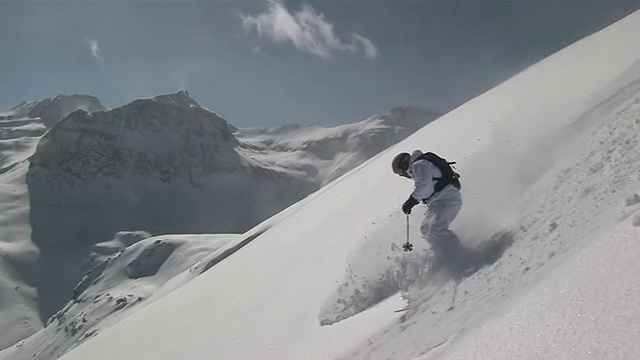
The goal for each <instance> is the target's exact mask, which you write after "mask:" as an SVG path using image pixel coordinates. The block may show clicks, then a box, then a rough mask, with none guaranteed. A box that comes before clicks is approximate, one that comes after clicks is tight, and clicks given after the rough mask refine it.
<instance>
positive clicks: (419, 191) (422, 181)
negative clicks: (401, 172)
mask: <svg viewBox="0 0 640 360" xmlns="http://www.w3.org/2000/svg"><path fill="white" fill-rule="evenodd" d="M435 170H437V169H436V168H435V166H433V165H432V164H431V163H430V162H429V161H427V160H418V161H416V162H414V163H413V164H412V166H411V171H412V173H413V181H414V185H415V188H414V190H413V192H412V193H411V196H413V197H414V198H415V199H417V200H423V199H428V198H429V196H431V195H432V194H433V186H434V181H433V178H434V175H435V173H434V171H435Z"/></svg>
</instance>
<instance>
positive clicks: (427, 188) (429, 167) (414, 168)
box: [407, 150, 451, 201]
mask: <svg viewBox="0 0 640 360" xmlns="http://www.w3.org/2000/svg"><path fill="white" fill-rule="evenodd" d="M420 155H422V151H420V150H415V151H414V152H412V153H411V159H410V160H409V164H411V165H410V166H409V169H408V170H407V174H409V176H410V177H411V178H412V179H413V183H414V185H415V189H414V190H413V192H412V193H411V196H413V198H414V199H416V200H418V201H422V200H425V199H428V198H429V197H431V195H433V192H434V187H435V186H436V180H433V178H439V177H441V176H442V173H441V172H440V169H438V168H437V167H436V166H435V165H433V164H432V163H431V161H429V160H418V161H415V160H416V159H417V158H418V156H420ZM449 186H451V185H447V187H449Z"/></svg>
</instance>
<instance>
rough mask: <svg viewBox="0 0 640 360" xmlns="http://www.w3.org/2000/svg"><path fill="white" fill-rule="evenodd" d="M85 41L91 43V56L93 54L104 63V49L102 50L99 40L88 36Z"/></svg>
mask: <svg viewBox="0 0 640 360" xmlns="http://www.w3.org/2000/svg"><path fill="white" fill-rule="evenodd" d="M84 42H85V43H87V44H88V45H89V50H91V56H93V58H94V59H96V60H97V61H98V62H99V63H104V58H103V57H102V51H100V46H99V45H98V40H96V39H91V38H86V39H85V40H84Z"/></svg>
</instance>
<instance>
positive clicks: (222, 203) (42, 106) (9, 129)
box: [0, 91, 438, 354]
mask: <svg viewBox="0 0 640 360" xmlns="http://www.w3.org/2000/svg"><path fill="white" fill-rule="evenodd" d="M74 104H75V105H76V106H75V108H74V106H73V105H74ZM74 109H75V110H84V111H73V110H74ZM402 109H404V110H402ZM52 114H60V115H61V116H62V115H64V117H62V118H55V117H54V115H52ZM36 115H37V116H40V117H32V116H36ZM1 116H2V119H4V120H1V121H2V122H1V124H2V134H6V136H5V137H4V139H3V140H1V141H0V146H3V148H2V149H5V150H6V151H4V152H3V157H2V159H3V167H2V168H3V169H4V170H3V172H2V173H0V184H2V186H5V185H6V186H8V187H7V191H6V194H3V201H4V199H6V200H7V202H8V201H12V200H15V201H13V202H11V203H10V204H11V205H8V204H9V203H7V206H6V209H2V210H3V211H2V212H0V216H1V217H2V218H3V219H6V220H5V222H6V223H7V224H10V226H11V227H6V228H3V229H2V230H0V233H1V234H2V239H4V235H5V234H4V232H7V233H8V232H10V231H13V230H11V229H19V231H17V230H16V231H14V232H16V234H15V235H11V238H9V239H8V240H7V244H6V245H2V246H1V247H0V252H1V254H2V255H3V256H2V257H0V261H2V262H3V264H4V265H5V266H4V267H5V268H6V269H8V270H7V273H10V274H11V276H9V275H7V279H13V280H11V281H9V282H8V283H7V284H6V287H5V288H6V289H8V290H7V291H5V292H3V294H5V295H6V296H7V298H6V301H3V303H5V304H7V308H14V309H19V311H15V312H14V313H13V314H15V316H4V315H2V316H0V319H1V320H0V321H3V320H6V321H7V324H9V325H7V326H10V327H12V328H18V327H21V330H20V331H12V332H6V333H4V334H6V335H3V336H2V339H1V341H0V345H2V347H0V349H1V348H3V347H6V346H9V345H13V344H14V343H15V342H17V341H18V340H20V339H22V338H24V337H26V336H27V335H29V334H32V333H34V332H35V331H37V330H38V329H39V328H41V327H42V325H43V324H42V323H43V322H45V321H47V319H49V318H50V317H51V316H52V315H54V314H55V313H56V312H57V311H58V310H60V309H61V308H62V307H63V306H64V304H65V303H67V302H68V301H69V300H71V298H72V295H73V294H74V291H75V292H77V290H78V288H77V284H78V282H79V281H81V279H82V277H83V276H84V275H85V274H86V273H87V271H89V270H90V269H92V268H94V267H97V268H100V267H103V266H105V265H104V264H105V263H106V262H105V261H106V260H105V259H106V258H105V257H104V256H110V257H113V253H111V252H109V253H108V254H103V252H102V250H101V249H103V248H104V246H102V245H99V244H104V243H105V242H109V241H113V239H114V237H118V235H117V234H119V233H121V232H142V233H143V234H147V237H148V236H151V235H160V234H179V233H241V232H243V231H245V230H247V229H249V228H250V227H252V226H254V225H256V224H257V223H259V222H260V221H262V220H264V219H266V218H268V217H269V216H271V215H273V214H275V213H277V212H278V211H280V210H281V209H283V208H285V207H287V206H289V205H290V204H292V203H294V202H296V201H298V200H300V199H302V198H303V197H305V196H307V195H308V194H310V193H312V192H313V191H315V190H317V189H318V188H319V187H320V186H322V185H324V184H326V183H327V182H328V181H329V180H330V179H332V178H335V177H337V176H339V175H340V174H342V173H344V172H346V171H348V170H350V169H351V168H353V167H355V166H357V165H359V164H360V163H362V162H363V161H365V160H366V159H367V158H368V156H370V155H369V154H372V153H375V152H379V151H381V150H383V149H384V148H386V147H387V146H389V145H390V144H393V143H394V142H397V141H398V140H400V139H402V138H404V137H406V136H408V135H409V134H411V132H412V131H413V130H415V129H416V128H419V127H421V126H423V125H424V124H426V123H428V122H430V121H432V120H434V119H435V118H436V117H437V116H438V115H437V114H435V113H433V112H429V111H424V110H419V109H416V108H410V107H405V108H398V109H394V110H393V111H392V112H391V113H390V114H385V115H378V116H375V117H372V118H371V119H367V120H365V121H362V122H360V123H357V124H353V125H345V126H341V127H336V128H330V129H325V128H320V127H311V126H308V127H305V129H306V130H302V131H299V132H298V133H296V134H291V133H290V134H289V135H290V136H300V137H305V139H307V140H305V141H306V144H307V147H306V148H305V147H303V148H295V147H290V148H276V147H275V146H274V147H273V148H272V147H270V146H268V145H265V144H264V143H263V142H262V140H263V139H264V138H265V137H268V136H270V134H274V133H282V131H283V129H284V128H282V129H279V130H268V129H262V130H258V129H252V130H241V129H237V128H235V127H233V126H232V125H230V124H229V123H227V122H226V120H224V119H222V118H220V117H219V116H218V115H216V114H215V113H213V112H212V111H210V110H208V109H206V108H204V107H202V106H200V105H199V104H198V102H197V101H196V100H194V99H193V98H191V97H190V96H189V95H188V93H187V92H184V91H183V92H179V93H176V94H168V95H160V96H156V97H153V98H148V99H140V100H136V101H134V102H132V103H130V104H128V105H125V106H123V107H120V108H116V109H113V110H107V109H105V108H104V107H102V106H101V105H100V104H99V102H97V99H95V98H93V97H87V96H71V97H67V96H57V97H56V98H54V99H47V100H42V101H37V102H26V103H23V104H20V105H18V106H16V107H15V108H13V109H11V110H10V111H9V112H7V113H4V114H2V115H1ZM44 119H46V121H45V120H44ZM27 126H33V128H34V129H33V131H32V132H28V133H27V132H25V131H22V130H20V131H18V130H17V129H18V128H20V129H24V128H25V127H27ZM292 127H294V126H292ZM285 128H286V127H285ZM250 133H251V134H253V136H251V135H249V134H250ZM329 136H330V137H332V138H336V139H341V140H340V141H339V142H335V141H333V140H332V139H325V137H329ZM36 144H37V147H36ZM309 146H312V147H313V149H310V148H309ZM325 146H331V149H329V150H327V151H324V152H323V151H322V149H321V148H322V147H325ZM34 147H35V151H34ZM312 150H313V151H312ZM317 152H323V153H324V154H325V155H323V156H322V158H320V157H319V156H318V155H317ZM330 153H331V154H332V155H330V156H329V155H327V154H330ZM331 156H333V157H334V160H333V161H332V159H331ZM338 161H339V162H340V164H341V165H340V167H339V168H338V167H334V164H333V163H334V162H338ZM331 167H334V168H332V169H330V168H331ZM301 169H304V170H301ZM329 169H330V170H331V171H329ZM25 184H26V186H25ZM9 185H10V186H9ZM16 189H18V190H16ZM15 191H19V192H18V195H15V194H13V193H10V192H15ZM16 207H19V208H20V212H16V211H14V209H15V208H16ZM16 214H18V215H19V216H17V215H16ZM134 238H135V239H137V240H136V241H133V242H130V243H128V245H130V246H138V245H137V242H138V241H142V239H143V238H144V237H134ZM192 238H194V236H190V237H189V239H192ZM228 238H230V237H229V236H227V237H225V239H228ZM154 239H155V238H154ZM188 242H190V240H189V241H188ZM9 243H11V244H9ZM118 243H121V242H118ZM218 243H219V241H218V242H216V243H215V244H218ZM96 244H98V245H96ZM196 245H197V244H195V243H194V244H191V245H189V247H191V246H196ZM96 246H97V248H96ZM140 246H142V245H140ZM211 246H213V245H211ZM216 246H219V245H216ZM121 247H122V249H120V250H124V248H125V247H124V245H123V246H121ZM120 250H119V251H120ZM202 253H203V251H198V252H197V254H202ZM225 254H226V253H225ZM123 258H126V257H120V258H119V259H123ZM197 260H198V259H196V258H194V257H188V258H185V263H184V264H181V266H183V267H188V266H190V265H193V264H194V263H195V262H196V261H197ZM114 261H116V260H114ZM118 261H122V260H118ZM118 264H120V263H118ZM121 268H122V266H120V265H118V266H115V265H113V266H110V267H109V268H108V269H107V270H106V271H107V273H109V274H111V273H118V272H120V269H121ZM171 269H182V268H180V267H172V268H171ZM163 271H164V270H163ZM171 271H174V270H171ZM171 271H169V272H167V271H164V274H165V275H166V274H170V275H171V276H173V275H175V273H174V272H171ZM93 274H96V271H93ZM166 276H168V275H166ZM104 277H109V275H104V276H102V278H104ZM153 278H154V279H155V280H153V281H155V282H156V286H155V288H154V289H157V288H159V287H160V285H161V284H163V283H164V280H158V277H157V276H153ZM160 279H164V278H162V277H160ZM94 280H95V279H93V280H92V281H94ZM84 284H85V285H86V284H87V283H86V280H85V282H84ZM108 284H110V285H109V286H111V284H113V282H109V283H108ZM83 286H84V285H83ZM107 287H108V286H107ZM116 288H117V287H114V289H113V291H117V289H116ZM9 290H10V291H9ZM105 291H106V290H105V287H98V288H96V287H92V289H91V291H89V292H88V293H89V294H91V296H97V295H96V294H104V293H105ZM134 293H135V295H136V296H143V297H145V298H146V297H148V296H149V294H150V292H149V291H148V290H144V291H141V292H139V293H140V294H138V293H136V292H131V294H127V295H133V294H134ZM18 294H20V295H18ZM84 296H89V295H86V294H85V295H84ZM83 306H84V305H83ZM65 309H67V310H65V311H68V309H69V306H67V307H66V308H65ZM77 309H78V307H74V311H75V310H77ZM100 309H104V308H100V307H99V308H98V310H97V311H98V315H96V316H95V318H99V319H100V320H99V321H97V320H95V319H93V320H91V321H92V324H95V325H97V324H98V323H100V324H103V323H104V324H108V323H109V322H106V321H105V317H106V316H107V315H109V313H106V314H104V313H100V312H99V311H100ZM91 311H92V310H91V309H89V308H87V309H85V308H84V307H81V310H79V311H77V312H76V313H74V314H76V315H77V314H80V313H82V314H83V315H86V314H87V313H91ZM119 313H122V312H119ZM65 314H67V312H65ZM24 317H27V318H28V320H25V321H22V320H21V319H23V318H24ZM67 317H68V318H72V317H73V316H72V315H70V314H69V315H68V316H67ZM116 318H117V317H113V318H112V319H111V320H109V321H114V320H113V319H116ZM58 319H60V316H58ZM74 319H75V318H74ZM69 321H71V320H69ZM17 323H20V325H16V324H17ZM101 326H104V325H101ZM88 327H91V326H86V327H85V328H88ZM52 334H57V335H56V336H58V335H60V334H58V333H57V332H56V330H55V329H54V328H51V327H48V328H47V329H46V330H45V331H41V332H39V333H38V336H39V337H40V339H44V338H49V340H46V341H45V342H47V343H55V342H52V341H53V340H51V338H50V337H51V336H53V335H52ZM74 334H75V332H74ZM69 348H70V346H63V347H59V349H58V350H57V353H56V354H60V353H62V352H63V351H66V350H68V349H69Z"/></svg>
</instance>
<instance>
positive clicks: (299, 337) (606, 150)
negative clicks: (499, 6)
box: [1, 12, 640, 360]
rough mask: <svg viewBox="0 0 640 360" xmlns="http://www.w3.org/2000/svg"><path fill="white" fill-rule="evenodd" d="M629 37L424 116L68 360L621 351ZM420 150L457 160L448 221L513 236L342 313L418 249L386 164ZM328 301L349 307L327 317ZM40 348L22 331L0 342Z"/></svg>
mask: <svg viewBox="0 0 640 360" xmlns="http://www.w3.org/2000/svg"><path fill="white" fill-rule="evenodd" d="M639 33H640V12H638V13H634V14H632V15H630V16H629V17H627V18H625V19H623V20H621V21H620V22H618V23H616V24H614V25H612V26H610V27H608V28H606V29H604V30H602V31H601V32H598V33H596V34H594V35H592V36H590V37H588V38H586V39H584V40H582V41H580V42H578V43H576V44H574V45H572V46H570V47H568V48H567V49H564V50H563V51H561V52H559V53H557V54H555V55H553V56H551V57H549V58H547V59H545V60H543V61H541V62H540V63H538V64H536V65H535V66H532V67H530V68H529V69H527V70H526V71H524V72H522V73H521V74H519V75H517V76H515V77H514V78H512V79H511V80H509V81H507V82H505V83H503V84H501V85H500V86H498V87H496V88H495V89H493V90H491V91H489V92H487V93H486V94H484V95H482V96H479V97H478V98H476V99H474V100H472V101H470V102H469V103H467V104H465V105H463V106H462V107H460V108H458V109H456V110H455V111H453V112H451V113H449V114H447V115H445V116H444V117H442V118H440V119H439V120H438V121H435V122H433V123H431V124H429V125H427V126H425V127H424V128H422V129H420V130H419V131H417V132H416V133H415V134H413V135H412V136H410V137H409V138H407V139H406V140H403V141H402V142H400V143H399V144H397V145H395V146H392V147H391V148H390V149H388V150H387V151H384V152H382V153H381V154H378V155H376V156H374V157H373V158H372V159H370V160H369V161H367V162H366V163H365V164H364V165H362V166H360V167H357V168H356V169H354V170H353V171H350V172H349V173H347V174H345V175H344V176H341V177H340V178H338V179H336V180H335V181H333V182H331V183H329V184H327V185H326V186H325V187H323V188H322V189H320V190H319V191H317V192H315V193H314V194H312V195H311V196H309V197H307V198H305V199H304V200H302V201H300V202H298V203H296V204H294V205H292V206H290V207H288V208H287V209H286V210H284V211H282V212H280V213H279V214H277V215H275V216H273V217H271V218H270V219H268V220H266V221H264V222H262V223H260V224H259V225H258V226H256V227H254V228H253V229H251V230H249V231H247V232H246V233H244V234H243V235H242V236H240V237H238V238H237V239H232V240H229V242H228V243H227V244H226V245H225V246H224V249H226V250H223V248H221V249H218V251H222V252H219V253H218V255H217V257H215V258H209V257H207V258H203V259H202V260H201V261H200V262H199V263H198V264H196V265H195V266H193V267H191V268H190V269H189V270H187V271H186V272H185V273H183V274H181V275H180V279H183V280H184V279H186V278H193V280H191V281H189V282H187V283H186V284H184V285H183V286H181V287H179V288H177V289H175V290H174V291H171V292H170V293H169V294H168V295H167V296H165V297H163V298H161V299H159V300H157V301H155V302H153V303H151V304H149V305H148V306H145V307H142V308H141V309H140V310H139V311H133V310H132V311H131V314H130V315H128V316H127V317H126V318H125V319H124V320H122V321H120V322H118V323H117V324H115V325H113V326H112V327H110V328H108V329H106V330H104V331H101V332H99V333H91V336H93V337H92V338H91V339H90V340H88V341H86V342H84V343H82V344H81V345H80V346H79V347H78V348H76V349H74V350H72V351H71V352H70V353H68V354H66V355H65V356H64V357H63V358H64V359H69V360H73V359H86V358H92V359H114V358H117V359H175V358H202V357H215V358H221V359H300V358H347V359H365V358H366V359H389V358H391V359H436V358H438V359H468V358H491V359H513V358H521V359H539V358H553V359H631V358H634V357H635V356H636V355H637V354H638V353H640V344H639V343H638V342H637V338H638V333H639V331H640V328H638V324H640V311H639V310H638V308H637V306H636V304H637V303H638V301H639V300H640V287H639V286H638V284H639V282H638V275H637V274H639V273H640V262H638V261H637V258H638V255H639V254H640V244H639V243H638V242H637V238H638V237H639V236H640V193H639V192H640V188H639V183H640V172H638V168H640V166H638V164H640V140H639V138H638V134H639V133H640V65H639V64H640V47H638V46H637V34H639ZM602 64H606V65H607V66H603V65H602ZM254 145H255V144H254ZM415 148H422V149H425V150H426V149H429V150H433V151H436V152H438V153H440V154H442V155H443V156H446V157H447V158H448V159H451V160H456V161H458V164H457V168H458V170H459V172H460V173H461V174H462V181H463V186H464V188H463V191H464V192H463V196H464V199H465V200H464V201H465V206H464V207H463V211H462V213H461V215H460V217H459V218H458V219H457V220H456V222H455V223H454V230H456V231H457V232H458V233H459V234H460V235H461V238H462V240H463V241H464V242H465V244H466V245H467V246H469V247H471V248H476V247H477V246H480V245H481V244H484V243H485V242H486V240H487V239H489V238H491V237H492V236H493V235H495V234H501V237H502V238H505V237H506V238H509V239H510V240H512V241H513V243H512V244H511V246H510V247H509V248H507V249H503V251H504V253H503V254H502V255H501V257H500V258H498V259H493V260H495V261H489V262H488V264H487V265H486V266H485V267H483V268H481V269H480V270H479V271H477V272H475V273H474V274H471V275H469V276H467V277H461V278H458V279H453V278H451V277H449V276H448V274H447V273H438V274H436V275H434V276H433V277H429V278H420V277H418V278H417V279H416V280H419V281H416V282H415V283H414V286H413V287H412V288H410V289H409V290H407V297H408V298H409V299H410V300H411V303H410V307H409V309H408V310H407V311H406V312H405V313H394V312H393V310H394V309H396V308H397V307H399V306H402V305H403V303H404V301H403V300H402V299H401V298H400V297H399V296H398V295H392V296H390V297H388V298H387V299H385V300H382V301H381V302H379V303H377V304H373V303H370V304H368V308H367V307H365V308H359V309H358V311H352V308H353V307H354V306H355V307H359V306H361V305H362V304H363V302H367V301H368V298H367V296H369V297H370V296H377V295H378V294H380V293H387V295H388V293H389V291H388V290H389V289H397V288H398V287H399V284H398V281H399V280H402V279H406V275H408V273H403V272H402V271H400V272H399V273H398V272H396V271H394V270H398V269H400V268H398V266H399V265H401V264H404V265H412V264H416V263H420V262H422V261H423V258H424V257H425V256H426V254H425V253H424V251H423V249H424V247H425V244H424V242H423V241H421V240H420V239H419V237H418V226H417V224H419V221H420V215H421V214H419V212H418V211H416V212H415V213H414V214H413V215H412V216H411V225H412V226H411V228H410V233H409V236H410V238H411V239H413V241H414V243H415V245H416V247H417V249H416V250H414V252H413V253H410V254H404V253H401V252H396V251H394V249H395V246H394V244H395V245H396V246H397V244H400V243H402V242H403V241H404V240H405V236H406V234H405V233H404V230H405V223H404V215H403V214H401V213H400V211H399V207H400V204H401V203H402V201H403V200H404V199H405V198H406V195H407V193H408V192H409V191H410V190H411V184H410V183H409V182H407V181H405V180H403V179H401V178H399V177H397V176H394V175H393V174H391V172H390V169H389V163H390V161H391V159H392V157H393V156H394V155H395V154H396V153H397V152H399V151H406V150H413V149H415ZM234 251H235V252H234ZM230 254H231V256H228V255H230ZM408 267H411V266H408ZM390 269H391V270H390ZM388 271H393V272H394V276H386V274H387V273H388ZM198 274H200V275H199V276H197V275H198ZM418 275H419V272H418ZM89 289H90V287H89V288H88V289H87V290H85V291H88V290H89ZM348 289H351V291H349V290H348ZM127 304H128V302H127ZM336 304H337V305H341V306H334V305H336ZM70 306H72V307H73V306H76V305H70ZM111 306H122V302H121V304H120V305H118V304H113V305H111ZM125 306H126V305H125ZM336 309H337V310H336ZM336 311H338V312H340V311H342V314H344V315H346V316H343V317H341V318H340V319H339V320H340V321H337V322H335V321H327V320H331V319H334V320H336V319H337V318H336V317H335V315H336ZM328 324H330V325H328ZM79 331H82V329H80V330H79ZM74 339H75V338H74ZM56 346H68V343H65V342H60V343H57V342H56ZM45 348H46V349H47V351H51V350H50V349H52V348H54V347H52V344H51V345H48V346H44V345H43V343H42V342H39V341H37V340H36V341H33V342H31V341H29V340H27V341H25V342H24V343H21V344H19V345H18V346H16V347H12V348H11V349H8V350H5V351H4V352H3V353H1V354H2V355H4V356H5V357H6V358H21V357H24V358H27V357H29V356H34V355H35V356H41V357H43V356H46V355H45V353H44V352H43V350H39V349H45Z"/></svg>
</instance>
